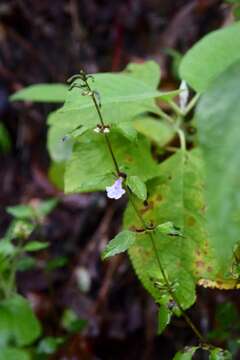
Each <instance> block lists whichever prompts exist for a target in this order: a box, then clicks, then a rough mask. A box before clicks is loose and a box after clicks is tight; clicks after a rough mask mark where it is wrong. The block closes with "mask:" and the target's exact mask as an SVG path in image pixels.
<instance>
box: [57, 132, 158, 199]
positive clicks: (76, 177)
mask: <svg viewBox="0 0 240 360" xmlns="http://www.w3.org/2000/svg"><path fill="white" fill-rule="evenodd" d="M109 139H110V141H111V144H112V148H113V151H114V154H115V156H116V159H117V161H118V163H119V165H120V171H122V172H123V173H126V174H127V175H128V176H131V175H134V176H139V177H140V179H141V180H142V181H145V180H147V179H149V178H151V177H153V176H155V173H156V169H157V165H156V163H155V162H154V160H153V159H152V156H151V152H150V144H149V143H148V141H147V140H146V139H144V138H142V137H139V139H138V140H137V141H136V142H134V143H133V142H130V141H128V140H127V139H126V138H125V137H123V136H121V135H120V134H119V133H114V131H112V132H110V134H109ZM143 164H144V171H142V167H143ZM114 171H115V169H114V166H113V161H112V159H111V157H110V154H109V151H108V148H107V146H106V142H105V139H104V137H103V136H102V135H101V134H96V133H94V132H88V133H87V134H86V135H84V136H82V137H81V139H80V141H79V143H78V144H76V145H75V147H74V152H73V155H72V158H71V159H70V160H69V161H68V162H67V164H66V171H65V178H64V180H65V192H67V193H72V192H88V191H95V190H104V189H105V188H106V186H110V185H112V184H113V182H114V181H115V180H116V179H115V177H114V175H113V172H114Z"/></svg>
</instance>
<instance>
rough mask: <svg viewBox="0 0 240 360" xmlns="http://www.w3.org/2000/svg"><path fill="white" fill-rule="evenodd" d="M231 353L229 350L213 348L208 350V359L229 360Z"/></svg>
mask: <svg viewBox="0 0 240 360" xmlns="http://www.w3.org/2000/svg"><path fill="white" fill-rule="evenodd" d="M231 359H232V355H231V353H230V352H229V351H227V350H223V349H221V348H214V349H213V350H211V351H210V354H209V360H231Z"/></svg>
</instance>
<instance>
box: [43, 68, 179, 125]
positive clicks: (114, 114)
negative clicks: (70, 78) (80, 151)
mask: <svg viewBox="0 0 240 360" xmlns="http://www.w3.org/2000/svg"><path fill="white" fill-rule="evenodd" d="M89 81H91V80H89ZM145 81H146V79H145V78H143V80H139V79H138V78H137V77H135V76H133V75H131V74H126V73H115V74H113V73H99V74H95V75H94V82H93V83H90V85H91V86H92V89H93V90H96V91H97V92H98V93H99V94H100V98H101V104H102V109H101V112H102V115H103V119H104V121H105V122H106V124H118V123H119V122H122V121H126V120H127V119H129V118H132V117H134V116H135V115H137V114H141V113H143V112H146V111H152V112H156V113H158V107H157V106H156V104H155V103H154V98H162V99H165V100H167V99H169V98H172V97H174V96H175V95H176V94H177V93H178V91H176V92H166V93H163V92H160V91H157V90H156V87H155V86H151V85H149V83H146V82H145ZM76 84H79V80H76ZM60 122H64V124H65V125H66V124H68V125H69V126H71V129H74V128H76V127H78V126H80V125H82V126H85V127H87V128H93V127H95V126H96V125H97V124H98V123H99V119H98V116H97V113H96V109H95V107H94V104H93V101H92V99H91V97H90V96H83V95H82V90H81V89H79V88H73V89H72V90H71V91H70V92H69V94H68V96H67V99H66V102H65V104H64V107H63V108H62V109H60V110H59V111H58V112H57V113H55V114H54V116H53V117H52V119H50V124H51V125H53V124H55V126H58V125H59V123H60Z"/></svg>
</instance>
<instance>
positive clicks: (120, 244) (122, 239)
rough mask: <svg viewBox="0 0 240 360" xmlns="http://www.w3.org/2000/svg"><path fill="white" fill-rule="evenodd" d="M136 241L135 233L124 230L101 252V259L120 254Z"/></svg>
mask: <svg viewBox="0 0 240 360" xmlns="http://www.w3.org/2000/svg"><path fill="white" fill-rule="evenodd" d="M135 239H136V234H135V232H132V231H128V230H124V231H122V232H120V233H119V234H118V235H117V236H115V238H113V239H112V240H111V241H110V242H109V243H108V244H107V246H106V248H105V250H104V251H103V252H102V259H103V260H105V259H107V258H108V257H110V256H114V255H117V254H120V253H122V252H124V251H126V250H128V249H129V248H130V246H132V245H133V243H134V241H135Z"/></svg>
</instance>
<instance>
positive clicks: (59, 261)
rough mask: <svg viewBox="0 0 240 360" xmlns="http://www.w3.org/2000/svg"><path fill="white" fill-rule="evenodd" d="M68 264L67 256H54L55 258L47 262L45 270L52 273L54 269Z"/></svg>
mask: <svg viewBox="0 0 240 360" xmlns="http://www.w3.org/2000/svg"><path fill="white" fill-rule="evenodd" d="M68 262H69V259H68V257H67V256H56V257H55V258H53V259H51V260H49V261H48V263H47V266H46V270H47V271H52V270H55V269H59V268H62V267H64V266H66V265H67V264H68Z"/></svg>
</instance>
